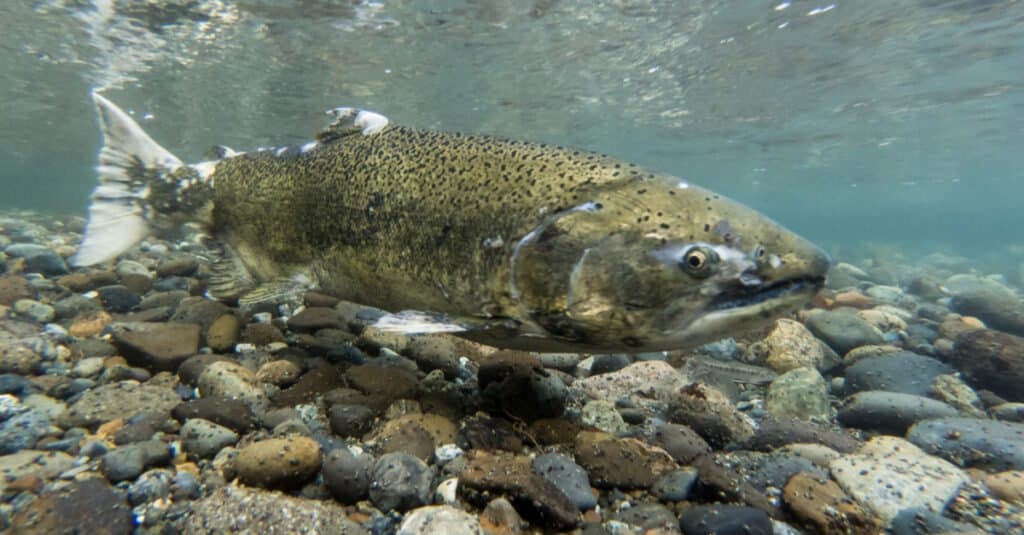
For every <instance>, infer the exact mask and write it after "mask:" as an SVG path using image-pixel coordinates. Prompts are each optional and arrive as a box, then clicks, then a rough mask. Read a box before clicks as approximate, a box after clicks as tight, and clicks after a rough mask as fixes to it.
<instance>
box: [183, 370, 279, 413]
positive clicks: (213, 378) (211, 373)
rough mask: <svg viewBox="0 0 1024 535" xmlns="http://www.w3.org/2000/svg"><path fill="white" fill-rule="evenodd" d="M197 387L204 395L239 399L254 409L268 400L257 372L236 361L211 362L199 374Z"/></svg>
mask: <svg viewBox="0 0 1024 535" xmlns="http://www.w3.org/2000/svg"><path fill="white" fill-rule="evenodd" d="M196 387H197V388H198V389H199V392H200V393H201V394H202V395H203V397H214V398H227V399H237V400H240V401H242V402H244V403H245V404H246V405H248V406H249V407H250V408H253V409H255V408H258V407H263V406H264V405H266V402H267V395H266V393H265V392H264V391H263V388H262V387H261V386H260V384H259V381H258V380H257V379H256V374H255V373H253V372H252V370H249V369H248V368H246V367H244V366H242V365H241V364H238V363H235V362H228V361H218V362H213V363H211V364H209V365H208V366H206V368H205V369H204V370H203V372H202V373H201V374H200V375H199V380H198V381H196Z"/></svg>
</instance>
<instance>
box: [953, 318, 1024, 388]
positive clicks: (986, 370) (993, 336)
mask: <svg viewBox="0 0 1024 535" xmlns="http://www.w3.org/2000/svg"><path fill="white" fill-rule="evenodd" d="M950 360H951V364H953V365H954V366H955V367H956V368H957V369H958V370H960V371H961V372H962V373H963V374H964V378H965V379H966V380H967V382H968V383H970V384H971V386H973V387H975V388H984V389H988V390H991V391H993V392H995V393H996V394H999V395H1000V396H1003V397H1005V398H1006V399H1008V400H1012V401H1024V391H1022V390H1021V388H1020V385H1021V384H1024V338H1021V337H1020V336H1014V335H1012V334H1007V333H1004V332H1001V331H995V330H990V329H976V330H972V331H966V332H963V333H961V334H960V335H959V336H957V337H956V340H955V342H954V346H953V354H952V355H951V356H950Z"/></svg>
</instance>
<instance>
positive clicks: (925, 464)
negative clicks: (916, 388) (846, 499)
mask: <svg viewBox="0 0 1024 535" xmlns="http://www.w3.org/2000/svg"><path fill="white" fill-rule="evenodd" d="M829 468H830V470H831V472H832V477H833V478H835V480H836V481H837V482H838V483H839V485H840V486H841V487H842V488H843V490H844V491H846V493H848V494H849V495H850V496H852V497H853V498H854V499H855V500H856V501H857V502H858V503H859V504H860V505H862V506H864V507H865V508H867V509H868V510H870V511H871V512H872V513H873V514H874V515H876V516H878V517H880V518H881V519H882V520H883V521H885V522H886V523H888V522H890V521H892V519H893V518H895V517H896V515H897V514H898V513H899V512H900V511H902V510H904V509H912V508H916V507H926V508H928V509H930V510H932V511H935V512H940V511H942V510H943V509H944V508H945V506H946V504H947V503H949V501H950V500H951V499H952V498H953V496H955V495H956V493H957V491H959V490H960V487H961V485H963V484H964V483H965V482H966V481H967V475H966V474H964V473H963V472H962V471H960V469H958V468H957V467H956V466H954V465H952V464H950V463H949V462H947V461H944V460H942V459H939V458H937V457H932V456H930V455H928V454H927V453H925V452H924V451H922V450H921V449H919V448H918V447H917V446H915V445H914V444H911V443H910V442H907V441H906V440H904V439H902V438H898V437H890V436H879V437H875V438H873V439H871V440H870V441H868V442H867V443H866V444H864V446H863V447H862V448H861V450H860V452H859V453H856V454H847V455H843V456H842V457H839V458H838V459H835V460H834V461H832V462H831V463H829ZM880 481H881V482H885V484H884V485H880V484H879V482H880Z"/></svg>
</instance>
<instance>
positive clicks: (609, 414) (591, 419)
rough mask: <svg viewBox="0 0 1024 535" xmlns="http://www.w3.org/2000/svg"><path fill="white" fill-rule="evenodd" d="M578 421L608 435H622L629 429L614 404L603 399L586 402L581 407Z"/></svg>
mask: <svg viewBox="0 0 1024 535" xmlns="http://www.w3.org/2000/svg"><path fill="white" fill-rule="evenodd" d="M580 421H581V422H582V423H583V425H584V426H587V427H594V428H597V429H600V430H601V431H605V432H608V433H622V432H625V431H626V430H628V429H629V426H628V425H626V422H625V421H624V420H623V419H622V415H621V414H619V411H618V410H617V409H616V408H615V404H614V403H612V402H610V401H605V400H603V399H595V400H593V401H588V402H587V404H586V405H584V406H583V410H582V411H581V414H580Z"/></svg>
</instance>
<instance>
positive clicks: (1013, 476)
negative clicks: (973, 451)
mask: <svg viewBox="0 0 1024 535" xmlns="http://www.w3.org/2000/svg"><path fill="white" fill-rule="evenodd" d="M982 481H983V482H984V483H985V486H986V487H988V489H989V491H990V492H991V493H992V495H993V496H995V497H996V498H998V499H1000V500H1006V501H1009V502H1014V503H1017V504H1024V471H1021V470H1009V471H1006V472H999V473H997V474H989V475H986V476H985V478H984V479H983V480H982Z"/></svg>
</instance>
